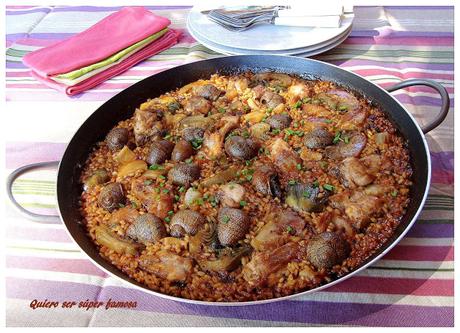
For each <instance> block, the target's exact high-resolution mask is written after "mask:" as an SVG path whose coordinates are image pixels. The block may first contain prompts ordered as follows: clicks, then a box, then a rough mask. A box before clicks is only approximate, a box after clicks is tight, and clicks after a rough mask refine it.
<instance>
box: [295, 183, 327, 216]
mask: <svg viewBox="0 0 460 333" xmlns="http://www.w3.org/2000/svg"><path fill="white" fill-rule="evenodd" d="M320 195H321V194H320V190H319V187H313V186H310V185H306V184H294V185H289V188H288V192H287V196H286V203H287V205H288V206H289V207H292V208H294V209H295V210H301V211H302V210H303V211H306V212H318V211H321V210H322V208H323V205H324V203H325V202H326V201H327V196H328V194H327V193H323V196H322V197H320Z"/></svg>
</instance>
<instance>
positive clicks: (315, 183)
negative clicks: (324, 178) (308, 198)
mask: <svg viewBox="0 0 460 333" xmlns="http://www.w3.org/2000/svg"><path fill="white" fill-rule="evenodd" d="M311 184H312V185H313V187H315V188H316V187H318V186H319V181H318V180H315V181H314V182H313V183H311Z"/></svg>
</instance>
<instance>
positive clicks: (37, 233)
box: [6, 226, 73, 243]
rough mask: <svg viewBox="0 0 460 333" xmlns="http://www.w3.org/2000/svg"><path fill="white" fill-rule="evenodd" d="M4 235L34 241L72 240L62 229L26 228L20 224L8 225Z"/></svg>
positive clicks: (64, 241) (61, 241)
mask: <svg viewBox="0 0 460 333" xmlns="http://www.w3.org/2000/svg"><path fill="white" fill-rule="evenodd" d="M6 237H7V238H9V239H14V238H16V239H27V240H34V241H45V242H58V243H72V242H73V240H72V239H71V238H70V237H69V235H68V234H67V232H66V231H65V230H64V229H53V230H50V229H41V228H27V227H20V226H14V227H12V226H8V227H7V229H6Z"/></svg>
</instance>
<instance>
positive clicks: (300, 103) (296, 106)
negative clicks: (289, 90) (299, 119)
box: [294, 101, 302, 109]
mask: <svg viewBox="0 0 460 333" xmlns="http://www.w3.org/2000/svg"><path fill="white" fill-rule="evenodd" d="M301 106H302V101H297V102H296V103H295V104H294V109H300V107H301Z"/></svg>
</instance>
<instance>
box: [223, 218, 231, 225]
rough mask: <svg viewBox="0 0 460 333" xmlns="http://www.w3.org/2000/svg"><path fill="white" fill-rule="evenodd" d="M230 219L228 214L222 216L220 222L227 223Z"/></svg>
mask: <svg viewBox="0 0 460 333" xmlns="http://www.w3.org/2000/svg"><path fill="white" fill-rule="evenodd" d="M229 221H230V218H229V217H228V216H222V223H224V224H227V223H228V222H229Z"/></svg>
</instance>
